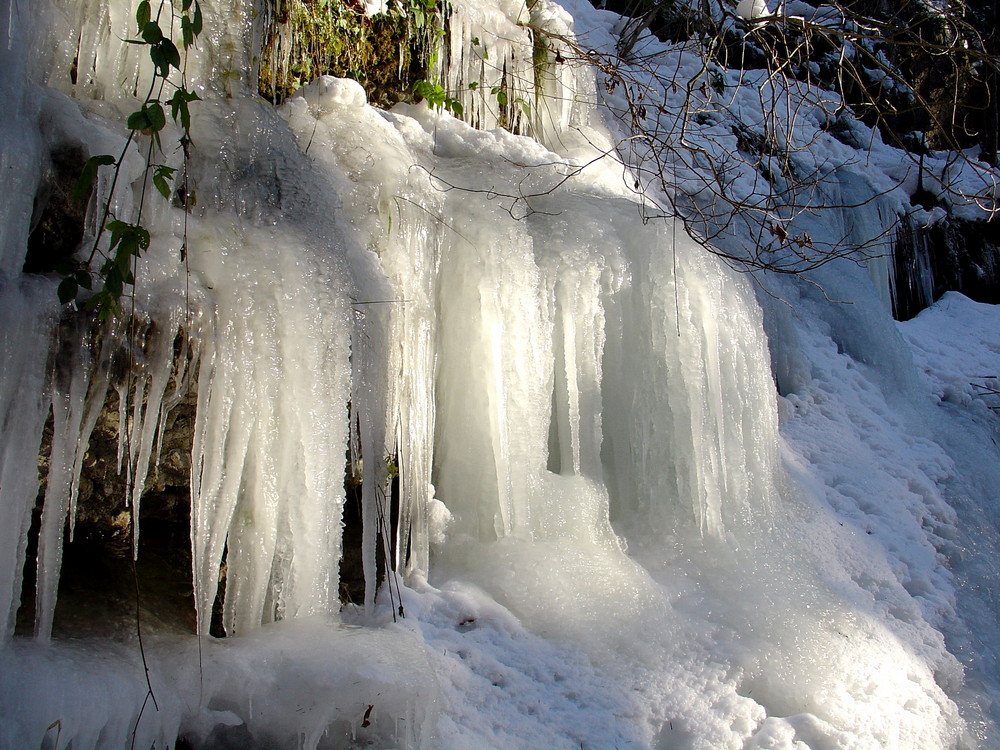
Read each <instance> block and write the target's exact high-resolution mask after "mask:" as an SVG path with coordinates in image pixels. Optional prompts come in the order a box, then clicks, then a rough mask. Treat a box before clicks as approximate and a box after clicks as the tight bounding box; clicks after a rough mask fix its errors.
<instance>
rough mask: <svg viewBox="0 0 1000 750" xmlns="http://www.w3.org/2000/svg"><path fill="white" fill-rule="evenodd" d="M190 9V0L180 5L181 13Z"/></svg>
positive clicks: (185, 0)
mask: <svg viewBox="0 0 1000 750" xmlns="http://www.w3.org/2000/svg"><path fill="white" fill-rule="evenodd" d="M190 7H191V0H184V2H182V3H181V10H182V11H186V10H187V9H188V8H190Z"/></svg>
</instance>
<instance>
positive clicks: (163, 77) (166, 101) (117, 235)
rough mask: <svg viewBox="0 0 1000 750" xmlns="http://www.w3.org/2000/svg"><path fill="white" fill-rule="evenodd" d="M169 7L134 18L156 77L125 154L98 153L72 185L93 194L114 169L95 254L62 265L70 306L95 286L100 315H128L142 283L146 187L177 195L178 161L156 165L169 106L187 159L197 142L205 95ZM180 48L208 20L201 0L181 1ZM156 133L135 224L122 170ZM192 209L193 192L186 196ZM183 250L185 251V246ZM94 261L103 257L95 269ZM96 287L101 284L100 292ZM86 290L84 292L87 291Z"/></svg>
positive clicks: (91, 298)
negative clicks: (127, 301) (126, 205)
mask: <svg viewBox="0 0 1000 750" xmlns="http://www.w3.org/2000/svg"><path fill="white" fill-rule="evenodd" d="M166 7H168V8H169V9H170V10H169V12H170V14H171V17H170V26H171V27H172V25H173V22H174V21H175V20H176V19H175V17H174V13H175V10H174V8H173V6H172V5H170V4H169V3H168V4H166ZM163 11H164V3H163V2H162V0H161V3H160V7H159V9H158V10H157V13H156V17H155V18H154V17H153V14H152V6H151V5H150V0H142V2H140V3H139V5H138V7H137V8H136V12H135V21H136V26H137V28H138V31H139V38H137V39H126V40H125V41H126V42H128V43H129V44H136V45H143V46H146V47H148V49H149V59H150V61H151V62H152V63H153V78H152V81H151V82H150V85H149V90H148V91H147V93H146V96H145V98H144V100H143V102H142V104H141V105H140V106H139V109H137V110H136V111H134V112H133V113H132V114H130V115H129V116H128V118H127V120H126V127H127V128H128V130H129V134H128V138H127V139H126V140H125V145H124V146H123V147H122V151H121V154H120V155H119V156H118V157H117V158H115V157H114V156H112V155H111V154H97V155H95V156H91V157H90V158H89V159H88V160H87V161H86V163H85V164H84V166H83V169H82V170H81V173H80V177H79V179H78V180H77V182H76V186H75V187H74V189H73V198H74V199H75V200H77V201H82V200H84V199H85V198H86V196H87V195H88V193H89V191H90V189H91V186H92V185H93V183H94V180H95V179H96V178H97V174H98V170H99V169H100V168H101V167H111V168H113V172H112V178H111V186H110V188H109V190H108V196H107V198H106V200H105V201H104V203H103V205H102V206H101V207H100V209H99V210H100V214H101V217H100V221H99V222H98V230H97V236H96V237H94V241H93V245H92V246H91V249H90V253H89V254H88V256H87V257H86V258H76V259H71V260H68V261H66V262H64V263H62V264H60V265H59V266H58V267H57V268H56V271H57V272H58V273H59V274H60V275H61V276H62V277H63V279H62V281H61V282H60V283H59V287H58V295H59V301H60V302H61V303H63V304H66V303H69V302H77V301H79V300H80V298H81V296H82V295H83V294H85V293H86V292H90V294H89V295H87V296H86V298H85V299H83V300H82V306H83V308H84V309H86V310H92V311H94V312H96V313H97V316H98V318H99V319H101V320H105V319H107V318H109V317H111V316H112V315H118V314H120V313H121V299H122V297H123V296H124V294H125V289H126V288H127V287H129V286H134V284H135V270H134V265H135V262H136V260H137V259H138V258H139V256H140V255H142V253H143V252H144V251H146V250H148V249H149V243H150V237H149V230H148V229H146V228H145V227H144V226H143V225H142V224H141V223H140V222H141V220H142V209H143V205H144V203H145V198H146V190H147V187H148V185H149V183H150V182H152V185H153V187H154V188H155V189H156V191H157V192H158V193H160V195H162V196H163V197H164V199H167V200H169V199H170V195H171V181H172V180H173V177H174V173H175V172H176V171H177V170H176V168H175V167H170V166H167V165H166V164H160V163H154V154H155V152H159V153H160V154H162V153H163V146H162V143H161V141H160V133H161V132H162V131H163V129H164V128H165V127H166V126H167V114H166V111H165V107H169V108H170V117H171V119H172V120H173V121H174V123H175V124H177V125H178V126H179V127H180V129H181V137H180V139H179V142H180V146H181V149H182V152H183V154H184V160H185V162H186V161H187V156H188V151H189V147H190V145H191V113H190V110H189V106H188V105H190V104H191V102H195V101H199V96H198V94H197V93H195V92H194V91H191V90H190V89H188V88H187V86H186V76H185V73H184V69H183V67H182V63H181V54H180V51H179V50H178V48H177V45H176V44H175V43H174V42H173V40H172V39H171V38H170V37H169V36H168V35H166V34H165V33H164V32H163V29H162V28H161V26H160V21H161V17H162V15H163ZM179 12H180V30H181V39H180V44H181V47H182V48H183V49H184V50H185V54H186V51H187V49H188V48H189V47H192V46H194V44H195V42H196V41H197V39H198V35H199V34H201V31H202V27H203V19H202V13H201V6H200V5H199V2H198V0H181V4H180V11H179ZM172 71H177V74H179V75H180V78H181V80H180V83H177V82H175V81H172V80H171V74H172ZM168 86H169V87H170V88H171V89H172V95H171V96H169V97H167V96H166V93H167V87H168ZM140 134H141V135H146V136H149V144H148V147H147V151H146V169H145V172H144V173H143V180H142V188H141V190H140V194H139V207H138V210H137V211H136V220H135V222H128V221H123V220H122V219H119V218H118V217H117V216H115V214H114V211H113V209H112V200H113V197H114V192H115V186H116V185H117V183H118V179H119V177H120V176H121V168H122V164H123V162H124V159H125V155H126V153H127V151H128V149H129V147H130V146H131V145H132V142H133V141H134V140H135V139H136V138H137V136H138V135H140ZM184 203H185V210H187V203H188V201H187V196H185V199H184ZM105 233H107V234H108V244H107V248H106V249H102V246H101V241H102V239H103V238H104V235H105ZM182 252H183V251H182ZM95 261H100V265H99V267H97V268H96V269H95V268H94V263H95ZM95 286H96V290H95ZM81 290H82V291H81Z"/></svg>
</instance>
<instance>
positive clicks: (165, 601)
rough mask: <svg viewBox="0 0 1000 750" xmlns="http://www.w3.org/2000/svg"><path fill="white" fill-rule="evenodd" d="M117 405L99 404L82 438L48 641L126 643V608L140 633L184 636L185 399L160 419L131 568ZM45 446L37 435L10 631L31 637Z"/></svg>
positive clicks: (189, 398) (188, 408) (188, 436)
mask: <svg viewBox="0 0 1000 750" xmlns="http://www.w3.org/2000/svg"><path fill="white" fill-rule="evenodd" d="M118 402H119V397H118V393H117V391H116V390H115V389H114V388H110V389H109V390H108V396H107V399H106V401H105V404H104V408H103V410H102V411H101V414H100V417H99V418H98V421H97V424H96V426H95V427H94V431H93V433H92V435H91V438H90V445H89V448H88V451H87V454H86V456H85V458H84V463H83V472H82V474H81V476H80V493H79V497H78V504H77V513H76V523H75V530H74V533H73V535H72V538H70V534H69V530H68V528H67V530H66V536H65V539H64V548H63V549H64V555H65V557H64V562H63V566H62V572H61V575H60V580H59V598H58V604H57V607H56V616H55V623H54V626H53V635H54V636H56V637H80V636H99V637H127V636H129V635H130V634H131V633H134V632H135V627H136V609H137V607H138V614H139V619H140V621H141V622H142V624H143V630H144V631H146V630H156V631H161V632H164V631H165V632H184V633H190V632H193V631H194V600H193V598H192V583H191V553H190V530H189V529H190V512H191V509H190V487H189V485H190V464H191V441H192V437H193V434H194V433H193V428H194V416H195V403H196V399H195V394H194V393H193V392H192V393H189V394H188V395H186V396H185V397H184V398H183V399H182V400H181V401H180V403H178V404H177V405H176V406H174V407H173V408H172V409H171V410H170V411H169V412H168V413H167V415H166V418H165V425H164V430H163V442H162V445H161V449H160V454H159V459H158V460H157V461H156V463H155V466H154V467H153V468H152V469H151V471H150V473H149V476H148V478H147V481H146V490H145V493H144V495H143V499H142V503H141V513H140V515H141V520H140V528H139V532H140V533H139V555H138V558H137V560H136V561H135V562H134V564H133V560H132V513H131V509H130V508H129V507H128V504H127V503H126V497H127V495H128V493H127V484H126V481H125V478H124V475H123V473H122V472H121V471H120V470H119V463H118V450H119V438H118V435H119V424H120V418H119V409H118V406H119V403H118ZM51 443H52V431H51V425H49V426H47V428H46V431H45V435H44V437H43V442H42V449H41V455H40V457H39V476H40V477H41V478H42V481H41V486H40V488H39V495H38V502H37V504H36V508H35V512H34V516H33V524H32V532H31V537H30V538H29V548H28V555H27V562H26V564H25V574H24V586H23V589H22V598H21V607H20V610H19V612H18V632H19V633H21V634H28V633H30V632H31V630H32V628H33V613H34V580H35V564H34V560H35V545H36V543H37V534H38V525H39V518H40V514H41V503H42V497H43V495H44V490H45V480H44V478H45V475H46V472H47V469H48V454H49V450H50V448H51Z"/></svg>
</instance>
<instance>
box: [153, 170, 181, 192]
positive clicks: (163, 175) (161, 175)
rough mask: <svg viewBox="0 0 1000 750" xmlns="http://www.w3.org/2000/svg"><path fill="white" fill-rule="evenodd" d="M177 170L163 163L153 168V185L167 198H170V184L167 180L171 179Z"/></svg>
mask: <svg viewBox="0 0 1000 750" xmlns="http://www.w3.org/2000/svg"><path fill="white" fill-rule="evenodd" d="M176 171H177V170H176V169H174V168H173V167H168V166H165V165H163V164H161V165H160V166H158V167H156V169H154V170H153V187H155V188H156V189H157V191H159V193H160V195H162V196H163V197H164V198H166V199H167V200H170V185H169V183H168V182H167V180H171V179H173V177H174V172H176Z"/></svg>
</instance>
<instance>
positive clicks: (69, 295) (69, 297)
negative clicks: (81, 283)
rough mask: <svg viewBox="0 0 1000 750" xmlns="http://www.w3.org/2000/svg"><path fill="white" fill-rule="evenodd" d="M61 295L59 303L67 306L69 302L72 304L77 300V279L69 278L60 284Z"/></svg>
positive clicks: (59, 291) (59, 292)
mask: <svg viewBox="0 0 1000 750" xmlns="http://www.w3.org/2000/svg"><path fill="white" fill-rule="evenodd" d="M57 292H58V294H59V302H60V303H61V304H63V305H65V304H66V303H67V302H72V301H73V300H75V299H76V293H77V284H76V279H75V278H73V277H72V276H67V277H66V278H65V279H63V280H62V281H60V282H59V289H58V290H57Z"/></svg>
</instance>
